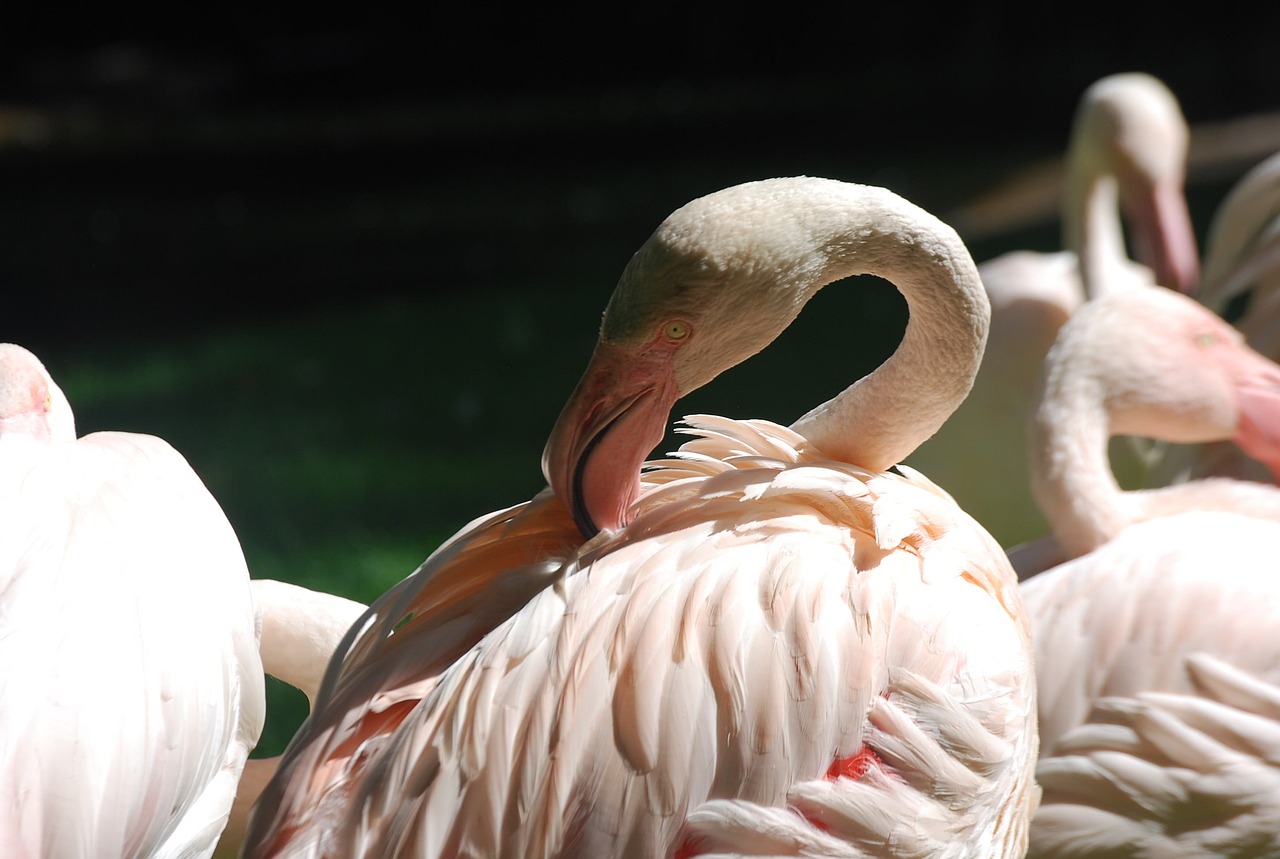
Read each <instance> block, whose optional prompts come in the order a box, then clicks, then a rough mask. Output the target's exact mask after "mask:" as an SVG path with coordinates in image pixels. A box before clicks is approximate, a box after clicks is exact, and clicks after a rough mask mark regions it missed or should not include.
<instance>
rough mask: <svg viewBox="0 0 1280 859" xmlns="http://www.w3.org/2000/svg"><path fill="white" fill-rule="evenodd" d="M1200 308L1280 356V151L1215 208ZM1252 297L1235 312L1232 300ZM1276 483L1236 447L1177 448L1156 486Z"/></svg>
mask: <svg viewBox="0 0 1280 859" xmlns="http://www.w3.org/2000/svg"><path fill="white" fill-rule="evenodd" d="M1204 259H1205V266H1204V279H1203V283H1202V285H1201V288H1200V291H1199V293H1198V298H1199V299H1200V301H1201V303H1203V304H1204V305H1205V306H1206V307H1208V308H1210V309H1211V310H1213V311H1214V312H1216V313H1218V314H1219V315H1220V316H1224V317H1227V318H1229V319H1232V320H1233V324H1234V325H1235V326H1236V328H1238V329H1239V330H1240V331H1241V333H1243V334H1244V336H1245V340H1246V342H1248V343H1249V345H1250V346H1252V347H1253V348H1254V349H1256V350H1258V351H1259V352H1260V353H1262V354H1263V355H1265V356H1267V357H1268V358H1271V359H1272V360H1277V359H1280V153H1276V154H1274V155H1272V156H1271V157H1270V158H1266V159H1264V160H1263V161H1261V162H1259V163H1258V164H1256V165H1254V167H1253V168H1251V169H1250V170H1249V171H1247V172H1246V173H1245V174H1244V175H1243V176H1241V177H1240V179H1239V180H1238V181H1237V182H1236V184H1235V185H1234V186H1232V188H1231V190H1230V191H1229V192H1228V193H1227V195H1226V197H1224V198H1223V200H1222V202H1221V204H1220V205H1219V206H1218V208H1217V210H1215V212H1214V215H1213V221H1212V222H1211V223H1210V224H1209V232H1208V239H1207V242H1206V245H1205V258H1204ZM1240 298H1246V299H1247V301H1246V303H1245V308H1244V310H1243V312H1242V313H1240V314H1239V315H1236V314H1235V313H1234V312H1233V311H1232V307H1231V305H1232V303H1233V302H1234V301H1236V300H1238V299H1240ZM1212 475H1217V476H1222V477H1238V478H1242V479H1247V480H1258V481H1263V482H1271V481H1272V480H1274V477H1273V476H1272V474H1271V472H1270V471H1269V470H1268V469H1267V468H1266V466H1264V465H1263V464H1262V463H1260V462H1258V461H1257V460H1254V459H1252V458H1250V457H1249V456H1248V455H1247V454H1245V453H1244V451H1242V450H1241V449H1240V448H1239V447H1237V446H1236V445H1234V444H1231V443H1229V442H1222V441H1219V442H1208V443H1205V444H1199V445H1186V446H1179V447H1171V448H1169V449H1167V450H1166V451H1165V453H1164V456H1163V458H1162V459H1161V461H1160V464H1159V467H1158V468H1157V469H1156V474H1155V477H1154V479H1153V482H1154V483H1155V485H1163V484H1166V483H1172V482H1175V481H1181V480H1187V479H1195V478H1198V477H1207V476H1212Z"/></svg>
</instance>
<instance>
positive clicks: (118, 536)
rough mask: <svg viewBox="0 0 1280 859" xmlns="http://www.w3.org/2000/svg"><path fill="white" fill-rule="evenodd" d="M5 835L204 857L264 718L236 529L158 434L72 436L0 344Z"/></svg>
mask: <svg viewBox="0 0 1280 859" xmlns="http://www.w3.org/2000/svg"><path fill="white" fill-rule="evenodd" d="M0 534H3V539H0V551H3V560H2V561H0V575H3V577H4V579H3V582H2V583H0V726H2V727H0V844H3V845H4V847H5V850H4V852H5V855H6V856H12V857H21V858H22V859H25V858H26V857H31V859H34V857H47V856H58V857H105V856H147V857H179V856H181V857H207V856H209V855H210V854H211V853H212V851H213V850H214V847H215V844H216V841H217V839H218V835H219V833H220V832H221V831H222V828H223V826H224V824H225V822H226V820H227V816H228V814H229V812H230V809H231V804H232V798H233V796H234V794H235V790H236V783H237V780H238V778H239V776H240V773H241V770H242V768H243V767H244V765H245V759H246V757H247V756H248V754H249V751H250V750H251V749H252V748H253V746H254V744H255V743H256V742H257V739H258V736H259V733H260V731H261V729H262V723H263V718H264V707H265V704H264V698H263V669H262V663H261V660H260V657H259V653H258V640H257V633H256V625H257V623H258V619H257V616H256V613H255V608H254V603H253V599H252V595H251V592H250V585H249V573H248V570H247V568H246V565H245V560H244V556H243V554H242V553H241V549H240V544H239V541H238V540H237V538H236V535H235V533H234V531H233V530H232V528H231V525H230V523H229V522H228V521H227V519H226V517H225V515H223V512H222V510H221V508H220V507H219V506H218V504H217V502H216V501H215V500H214V498H213V496H212V495H211V494H210V493H209V491H208V489H206V488H205V485H204V484H203V483H202V482H201V481H200V479H199V477H198V476H197V475H196V473H195V472H194V471H193V470H192V468H191V466H190V465H189V464H188V463H187V461H186V460H185V459H184V458H183V457H182V456H181V454H179V453H178V452H177V451H176V450H174V449H173V447H171V446H170V445H169V444H168V443H166V442H164V441H163V440H161V439H159V438H156V437H154V436H148V435H141V434H134V433H115V432H99V433H92V434H89V435H86V436H84V437H82V438H76V435H75V421H74V417H73V414H72V411H71V406H70V405H69V404H68V402H67V400H66V398H65V396H64V395H63V393H62V391H61V389H60V388H59V387H58V386H57V384H56V383H55V382H54V381H53V379H52V378H51V377H50V376H49V373H48V371H47V370H46V369H45V367H44V365H43V364H42V363H41V362H40V360H39V359H38V358H37V357H36V356H35V355H33V354H32V353H31V352H30V351H28V350H27V349H25V348H23V347H21V346H18V345H16V344H0Z"/></svg>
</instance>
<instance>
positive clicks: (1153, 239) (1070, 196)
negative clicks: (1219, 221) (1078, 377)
mask: <svg viewBox="0 0 1280 859" xmlns="http://www.w3.org/2000/svg"><path fill="white" fill-rule="evenodd" d="M1188 133H1189V132H1188V128H1187V122H1186V119H1185V118H1184V117H1183V115H1182V111H1181V109H1180V108H1179V106H1178V101H1177V99H1176V97H1175V96H1174V94H1173V93H1172V92H1170V90H1169V88H1168V87H1166V86H1165V85H1164V84H1163V83H1162V82H1161V81H1159V80H1158V79H1156V78H1154V77H1152V76H1151V75H1148V74H1144V73H1136V72H1135V73H1125V74H1117V75H1110V76H1107V77H1105V78H1102V79H1100V80H1099V81H1097V82H1095V83H1094V84H1093V85H1091V86H1090V87H1089V88H1088V89H1087V90H1085V92H1084V94H1083V95H1082V96H1081V99H1080V103H1079V106H1078V107H1077V109H1076V114H1075V117H1074V119H1073V121H1072V127H1071V139H1070V141H1069V144H1068V148H1067V153H1066V180H1065V185H1064V196H1063V201H1062V217H1061V223H1062V244H1063V250H1061V251H1057V252H1053V253H1042V252H1038V251H1029V250H1019V251H1011V252H1009V253H1005V254H1003V255H1001V256H999V257H996V258H994V259H991V260H988V261H986V262H984V263H982V265H980V266H979V272H980V273H981V275H982V280H983V283H984V284H986V287H987V292H988V294H989V295H990V297H991V337H990V340H989V341H988V344H987V353H986V358H985V359H984V361H983V365H982V369H981V370H980V371H979V373H978V377H977V379H976V380H975V381H974V387H973V392H972V393H971V394H970V395H969V397H968V399H967V400H966V401H965V402H964V403H963V404H961V406H960V408H959V409H957V410H956V413H955V415H954V416H952V418H951V420H949V421H947V424H946V425H945V426H944V427H943V428H942V429H941V430H939V432H938V434H937V435H936V436H934V437H933V438H932V439H930V440H928V441H926V442H925V443H924V444H922V445H921V446H920V447H919V449H917V450H916V451H915V452H914V453H913V454H912V455H911V456H910V457H908V459H907V463H908V464H909V465H912V466H914V467H916V468H919V469H920V470H921V471H923V472H924V473H926V474H928V475H929V476H930V477H931V478H932V479H933V480H934V481H935V482H937V483H938V484H939V485H940V486H942V487H943V488H945V489H946V490H947V491H948V492H951V493H952V494H953V495H954V496H955V498H956V501H957V502H958V503H959V504H960V506H962V507H963V508H964V509H965V510H967V511H968V512H969V513H970V514H971V515H972V516H973V517H974V518H976V519H977V520H978V521H979V522H982V523H983V524H984V525H986V526H987V528H988V529H989V530H990V531H991V533H992V534H993V535H994V536H995V537H996V538H997V539H998V540H999V541H1000V542H1001V544H1002V545H1004V546H1011V545H1014V544H1016V543H1020V542H1023V541H1025V540H1028V539H1032V538H1034V537H1039V536H1040V535H1042V534H1044V533H1045V532H1046V531H1047V530H1048V525H1047V523H1046V522H1045V521H1044V518H1043V516H1042V515H1041V514H1040V513H1039V511H1038V510H1037V509H1036V505H1035V502H1034V499H1033V498H1032V497H1031V492H1030V488H1029V483H1028V475H1027V465H1026V457H1025V456H1023V455H1022V451H1023V450H1024V449H1025V447H1026V426H1027V419H1028V417H1029V415H1030V408H1031V397H1032V392H1033V389H1034V387H1035V380H1036V376H1037V374H1038V373H1039V370H1040V363H1041V361H1043V360H1044V356H1045V353H1046V352H1048V350H1049V347H1050V345H1052V343H1053V340H1054V337H1055V336H1056V335H1057V332H1058V329H1059V328H1060V327H1061V325H1062V323H1063V322H1064V321H1065V320H1066V319H1068V318H1069V317H1070V316H1071V314H1072V313H1074V312H1075V310H1076V309H1077V308H1078V307H1079V306H1080V305H1081V304H1082V303H1083V302H1084V301H1085V300H1087V299H1088V298H1091V297H1094V296H1098V295H1103V294H1106V293H1107V292H1110V291H1113V290H1116V289H1121V288H1124V287H1126V286H1129V285H1132V284H1135V283H1136V284H1150V283H1158V284H1160V285H1162V286H1166V287H1169V288H1172V289H1175V290H1178V291H1182V292H1188V291H1190V290H1191V289H1192V288H1193V287H1194V286H1195V284H1196V281H1197V279H1198V274H1199V262H1198V255H1197V252H1196V240H1195V233H1194V230H1193V227H1192V223H1191V217H1190V215H1189V214H1188V212H1187V203H1186V196H1185V192H1184V181H1185V176H1186V162H1187V140H1188ZM1122 215H1123V220H1122ZM1125 221H1127V222H1128V223H1129V225H1130V227H1131V230H1130V233H1131V236H1132V243H1133V245H1134V246H1135V250H1136V252H1137V255H1138V258H1139V260H1140V262H1136V261H1134V260H1131V259H1130V258H1129V255H1128V253H1127V251H1126V247H1125V232H1124V222H1125ZM1116 454H1117V462H1118V463H1119V464H1120V466H1121V467H1122V468H1126V469H1129V470H1133V469H1137V468H1140V467H1141V468H1142V469H1143V473H1145V463H1140V462H1139V460H1138V458H1137V457H1136V455H1135V452H1134V451H1132V450H1129V449H1127V448H1125V447H1124V446H1123V445H1120V446H1117V448H1116Z"/></svg>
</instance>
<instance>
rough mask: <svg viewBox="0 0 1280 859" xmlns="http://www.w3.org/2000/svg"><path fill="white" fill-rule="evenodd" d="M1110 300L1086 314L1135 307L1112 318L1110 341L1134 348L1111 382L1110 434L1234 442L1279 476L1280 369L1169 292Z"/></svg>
mask: <svg viewBox="0 0 1280 859" xmlns="http://www.w3.org/2000/svg"><path fill="white" fill-rule="evenodd" d="M1106 299H1107V301H1106V303H1104V304H1100V305H1099V306H1098V310H1097V311H1095V310H1092V309H1090V311H1089V312H1090V313H1097V312H1100V311H1101V310H1103V309H1104V308H1105V307H1106V305H1107V304H1110V305H1112V306H1113V308H1115V307H1117V306H1120V305H1125V304H1130V303H1132V304H1133V305H1134V306H1132V307H1131V308H1129V309H1127V310H1126V309H1124V308H1123V307H1120V308H1119V312H1114V313H1113V315H1112V320H1113V322H1114V324H1115V325H1117V326H1120V328H1119V329H1117V330H1116V331H1113V332H1112V334H1111V335H1110V336H1111V340H1110V341H1109V342H1111V343H1113V344H1115V343H1121V342H1124V340H1125V339H1127V340H1128V341H1130V343H1131V344H1132V346H1133V348H1132V349H1130V347H1129V346H1126V347H1125V348H1124V366H1121V367H1116V368H1114V369H1113V370H1112V372H1111V375H1110V380H1109V381H1108V382H1107V385H1108V387H1109V392H1108V394H1107V400H1108V411H1109V412H1110V413H1111V415H1112V430H1113V432H1114V433H1116V434H1121V435H1139V436H1150V437H1156V438H1163V439H1166V440H1168V441H1172V442H1177V443H1199V442H1209V441H1227V440H1230V441H1233V442H1234V443H1235V444H1236V445H1237V446H1239V447H1240V448H1241V450H1243V451H1244V452H1245V453H1246V454H1248V455H1249V456H1251V457H1253V458H1254V459H1257V460H1258V461H1259V462H1261V463H1262V464H1264V465H1266V466H1267V467H1268V469H1270V471H1271V472H1272V474H1273V475H1275V476H1276V477H1277V478H1280V365H1277V364H1276V363H1275V362H1274V361H1271V360H1270V359H1268V358H1267V357H1265V356H1264V355H1262V354H1260V353H1258V352H1257V351H1255V350H1254V349H1252V348H1251V347H1250V346H1249V345H1248V344H1247V343H1246V342H1245V340H1244V337H1243V336H1242V335H1241V334H1240V332H1239V331H1237V330H1236V329H1235V328H1233V327H1232V326H1231V325H1229V324H1227V323H1226V322H1225V321H1223V320H1222V319H1221V318H1220V317H1218V316H1217V315H1216V314H1214V313H1212V312H1211V311H1209V310H1208V309H1207V308H1205V307H1203V306H1202V305H1201V304H1199V303H1198V302H1196V301H1194V300H1193V299H1191V298H1188V297H1186V296H1183V295H1178V294H1177V293H1174V292H1173V291H1171V290H1167V289H1152V288H1146V287H1139V288H1138V289H1136V290H1126V291H1125V292H1124V293H1119V294H1115V295H1111V296H1107V297H1106ZM1082 312H1083V311H1082ZM1068 324H1070V323H1068ZM1099 346H1100V347H1101V344H1099ZM1095 351H1097V350H1095ZM1113 351H1114V350H1113ZM1097 360H1099V361H1107V360H1110V359H1108V358H1107V357H1106V356H1099V357H1098V359H1097Z"/></svg>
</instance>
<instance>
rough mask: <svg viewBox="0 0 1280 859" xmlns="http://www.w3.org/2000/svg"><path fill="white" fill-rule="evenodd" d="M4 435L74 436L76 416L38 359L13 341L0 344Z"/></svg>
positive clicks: (0, 413)
mask: <svg viewBox="0 0 1280 859" xmlns="http://www.w3.org/2000/svg"><path fill="white" fill-rule="evenodd" d="M5 435H23V436H28V437H31V438H34V439H37V440H39V441H51V440H67V439H74V438H75V419H74V417H73V416H72V413H71V405H70V404H69V403H68V402H67V398H66V397H65V396H64V395H63V393H62V389H60V388H59V387H58V385H57V384H56V383H55V382H54V381H53V378H52V377H51V376H50V375H49V372H48V371H47V370H46V369H45V367H44V364H42V363H41V362H40V359H39V358H37V357H36V356H35V355H33V354H32V353H31V352H30V351H28V350H27V349H24V348H23V347H21V346H18V345H17V344H14V343H0V436H5Z"/></svg>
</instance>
